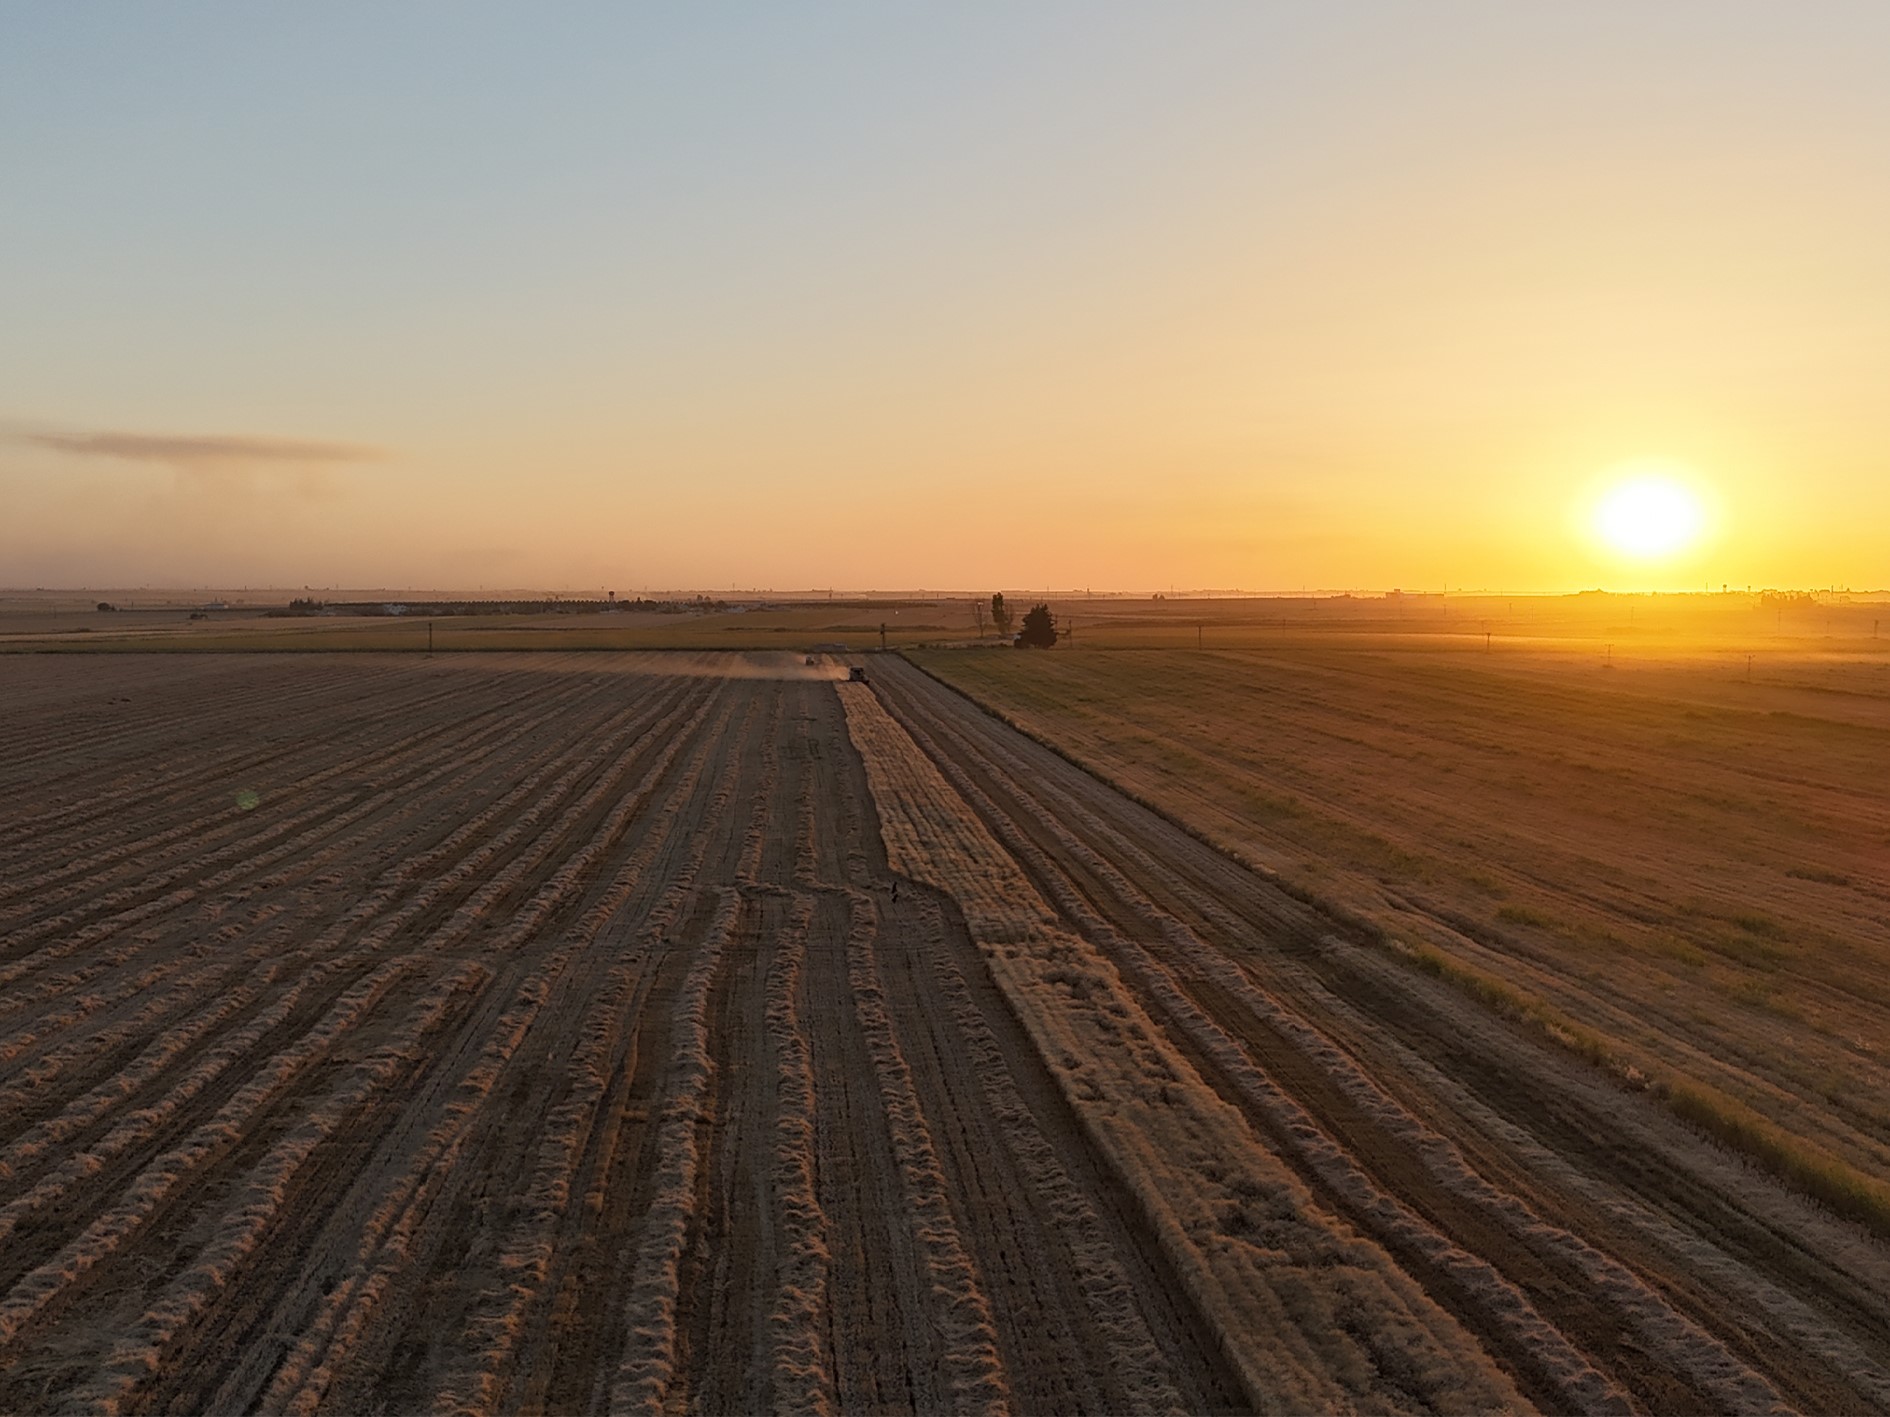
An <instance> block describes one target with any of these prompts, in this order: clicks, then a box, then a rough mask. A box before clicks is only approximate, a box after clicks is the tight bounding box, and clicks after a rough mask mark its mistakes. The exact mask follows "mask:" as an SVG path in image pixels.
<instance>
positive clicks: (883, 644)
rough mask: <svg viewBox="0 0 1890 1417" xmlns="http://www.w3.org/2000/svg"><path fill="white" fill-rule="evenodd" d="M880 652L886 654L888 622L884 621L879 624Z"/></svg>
mask: <svg viewBox="0 0 1890 1417" xmlns="http://www.w3.org/2000/svg"><path fill="white" fill-rule="evenodd" d="M879 651H880V653H881V654H884V653H885V652H886V622H885V621H884V620H881V621H880V622H879Z"/></svg>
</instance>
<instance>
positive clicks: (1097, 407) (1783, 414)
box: [0, 3, 1890, 594]
mask: <svg viewBox="0 0 1890 1417" xmlns="http://www.w3.org/2000/svg"><path fill="white" fill-rule="evenodd" d="M5 33H6V42H5V43H4V44H3V45H0V181H3V182H4V184H5V190H6V191H7V193H8V195H9V202H8V219H7V221H6V222H5V223H0V256H3V257H4V260H5V267H6V269H7V271H8V272H9V274H10V276H11V277H12V279H11V280H9V281H8V282H7V283H6V286H5V287H4V294H0V391H3V392H0V502H3V504H4V507H5V515H4V516H3V517H0V584H3V585H9V586H30V585H35V584H45V585H71V586H79V585H109V586H124V585H138V584H152V585H178V586H182V585H222V586H234V585H241V584H251V585H258V586H261V585H274V586H301V585H352V586H415V587H422V586H428V587H442V588H444V587H465V588H471V587H474V586H478V585H482V584H483V585H486V586H497V585H505V586H511V587H517V586H530V585H541V586H568V587H573V588H581V587H590V586H609V587H614V588H616V589H617V590H619V591H620V592H621V593H625V594H632V593H634V592H635V591H636V590H638V589H639V588H641V587H643V586H665V587H684V586H699V587H716V586H722V585H730V586H740V587H767V586H826V585H835V586H884V587H889V588H890V587H912V586H950V587H965V588H973V587H977V586H980V585H986V584H989V585H993V586H1001V585H1020V584H1022V585H1033V584H1034V585H1051V586H1094V587H1096V588H1098V589H1101V588H1102V587H1104V586H1112V587H1136V588H1149V587H1163V586H1167V585H1170V584H1175V585H1178V586H1183V587H1202V586H1222V587H1234V586H1242V587H1249V588H1256V589H1276V590H1284V589H1289V588H1291V587H1294V586H1299V585H1307V586H1317V587H1327V588H1330V587H1344V586H1357V587H1369V588H1375V589H1376V588H1389V587H1391V586H1402V587H1404V588H1405V589H1407V590H1434V589H1437V588H1440V587H1442V586H1446V585H1448V586H1450V587H1452V588H1457V587H1490V588H1492V589H1501V590H1513V591H1517V592H1527V591H1563V590H1575V589H1580V588H1585V587H1593V586H1603V587H1606V588H1609V589H1619V590H1635V589H1693V590H1698V589H1702V588H1706V587H1708V586H1711V587H1712V588H1714V589H1717V588H1718V586H1719V585H1720V584H1722V583H1728V584H1731V585H1733V586H1735V587H1744V586H1746V585H1754V586H1826V585H1838V586H1854V587H1856V588H1858V589H1867V588H1875V587H1883V586H1885V585H1890V538H1886V537H1885V536H1884V535H1883V534H1882V530H1881V528H1882V527H1883V526H1885V525H1890V467H1887V466H1886V462H1887V459H1886V443H1885V430H1884V424H1883V419H1882V392H1883V387H1884V383H1885V378H1884V376H1885V373H1886V363H1887V358H1890V346H1887V343H1886V331H1890V181H1886V178H1887V177H1890V90H1887V89H1886V88H1885V86H1884V85H1883V83H1882V81H1881V73H1880V70H1881V58H1882V55H1883V54H1885V53H1886V52H1890V11H1886V10H1885V9H1883V8H1882V7H1877V6H1867V5H1864V4H1839V5H1828V6H1822V7H1819V8H1818V9H1817V10H1815V11H1810V12H1808V11H1804V10H1800V9H1787V8H1784V7H1775V6H1767V5H1759V4H1756V3H1741V4H1721V5H1706V4H1699V3H1687V4H1671V5H1663V6H1661V7H1659V8H1658V9H1657V10H1656V9H1652V8H1649V7H1626V6H1621V7H1579V8H1578V7H1569V8H1566V9H1560V10H1551V9H1548V8H1546V7H1545V8H1531V9H1529V10H1527V11H1526V12H1525V11H1519V10H1509V9H1505V8H1501V7H1496V6H1482V5H1447V6H1441V7H1439V6H1415V5H1411V6H1404V5H1374V6H1370V7H1355V8H1343V9H1342V8H1340V7H1331V6H1313V5H1275V6H1267V7H1250V8H1239V7H1232V6H1227V7H1208V6H1203V7H1198V8H1195V7H1190V8H1186V9H1174V8H1172V7H1166V8H1156V7H1148V8H1134V7H1125V6H1108V7H1095V6H1084V7H1077V6H1071V5H1062V6H1034V7H1031V8H1030V9H1028V10H1027V11H1022V10H1007V11H1004V12H1001V13H1000V12H997V11H990V12H979V13H973V12H965V11H953V12H922V11H918V10H905V11H900V12H898V13H892V12H883V11H875V10H872V9H868V8H866V7H850V6H835V5H826V6H820V7H817V8H812V9H800V10H796V11H793V12H791V13H790V12H785V11H770V10H765V9H761V8H758V7H757V8H754V9H744V10H741V11H739V12H736V11H723V12H720V13H719V14H710V13H708V12H705V11H700V10H690V11H676V12H668V13H649V12H640V13H635V14H632V13H630V12H628V11H626V10H621V9H618V8H613V7H604V6H562V7H558V8H556V9H555V10H547V9H543V8H538V9H533V10H530V11H523V10H516V11H508V10H506V9H504V8H501V7H497V6H486V5H479V6H455V7H451V8H448V7H446V6H444V5H438V4H426V5H416V6H412V7H405V8H400V9H395V10H387V9H380V8H371V7H367V6H361V5H344V6H324V7H320V8H318V9H311V10H306V11H293V10H275V11H257V10H253V9H247V8H243V7H238V6H235V5H231V4H195V5H184V6H176V7H165V8H163V9H161V10H160V9H151V10H144V11H139V10H110V11H107V10H91V9H84V8H78V7H29V6H19V5H16V6H12V7H9V9H8V10H7V12H6V21H5ZM1635 479H1640V480H1641V482H1643V483H1645V484H1646V485H1647V486H1649V487H1653V488H1655V494H1650V496H1644V497H1642V498H1641V499H1640V500H1639V501H1632V500H1631V501H1630V503H1629V504H1627V505H1628V510H1629V514H1630V521H1631V522H1632V524H1631V525H1626V526H1625V527H1623V528H1622V529H1620V530H1618V531H1617V532H1608V531H1607V530H1606V529H1607V528H1608V526H1609V525H1610V521H1609V516H1610V510H1609V509H1610V507H1611V506H1618V505H1619V501H1618V497H1617V498H1616V502H1615V503H1610V502H1609V500H1608V499H1609V498H1610V497H1616V494H1617V493H1618V491H1619V489H1620V488H1621V487H1622V486H1629V487H1630V488H1631V487H1632V486H1634V485H1637V484H1636V483H1635ZM1662 488H1666V489H1678V491H1677V492H1676V493H1675V495H1676V496H1681V497H1682V498H1683V505H1676V506H1672V507H1669V506H1666V505H1665V504H1663V503H1661V501H1660V497H1659V495H1658V494H1659V493H1660V489H1662ZM1649 508H1651V509H1652V513H1653V514H1657V516H1658V517H1659V518H1664V519H1665V520H1664V521H1663V522H1661V524H1660V525H1656V526H1653V527H1652V528H1651V529H1650V528H1649V526H1648V525H1647V524H1646V522H1645V520H1644V516H1645V515H1646V514H1647V513H1648V509H1649ZM1634 517H1642V518H1643V520H1641V521H1633V520H1632V519H1633V518H1634ZM1598 527H1599V528H1602V533H1601V534H1598V533H1597V530H1596V528H1598Z"/></svg>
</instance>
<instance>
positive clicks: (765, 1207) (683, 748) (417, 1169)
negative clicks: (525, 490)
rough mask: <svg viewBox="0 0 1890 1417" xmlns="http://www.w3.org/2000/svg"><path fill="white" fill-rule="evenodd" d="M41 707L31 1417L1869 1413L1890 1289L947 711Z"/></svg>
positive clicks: (395, 681)
mask: <svg viewBox="0 0 1890 1417" xmlns="http://www.w3.org/2000/svg"><path fill="white" fill-rule="evenodd" d="M870 672H871V675H872V679H873V682H872V683H871V684H870V685H862V684H848V683H844V682H835V673H836V671H835V669H834V667H832V666H829V665H821V666H816V667H808V666H805V665H803V664H802V663H801V661H800V659H799V658H798V657H790V656H779V657H771V656H766V655H748V656H742V657H735V656H728V657H720V656H713V655H707V654H702V655H688V656H673V657H664V656H654V655H635V656H631V655H622V656H619V655H612V654H593V655H569V656H560V655H517V656H502V655H477V656H473V655H468V656H448V657H443V658H441V659H436V660H430V659H421V658H418V657H413V658H407V657H396V656H384V657H359V658H354V657H342V656H332V657H331V656H308V657H283V656H255V657H249V656H216V657H204V658H168V657H167V658H162V659H155V658H153V659H147V658H142V657H136V656H120V657H113V658H110V659H76V658H75V659H65V658H61V659H35V658H19V659H10V660H8V661H6V662H5V663H0V697H3V699H4V702H5V704H6V706H7V710H8V725H7V729H8V731H7V736H6V741H5V745H4V747H0V1411H40V1410H59V1411H67V1410H99V1411H117V1412H159V1411H163V1412H171V1411H175V1412H205V1411H209V1412H238V1411H299V1412H314V1411H336V1412H375V1411H384V1412H409V1411H422V1410H432V1411H449V1412H474V1413H487V1412H493V1413H496V1412H513V1411H551V1412H561V1413H562V1412H585V1413H588V1412H605V1411H608V1412H626V1411H645V1412H654V1411H666V1410H709V1411H730V1412H753V1411H760V1410H768V1409H772V1410H776V1411H782V1412H787V1411H794V1412H802V1411H823V1410H825V1411H834V1412H850V1411H874V1412H882V1411H912V1412H921V1411H922V1412H933V1411H941V1410H954V1411H956V1410H966V1409H976V1410H981V1411H986V1412H1031V1413H1036V1412H1081V1411H1090V1412H1101V1411H1107V1412H1119V1411H1152V1410H1162V1411H1212V1410H1255V1409H1258V1410H1272V1411H1302V1410H1322V1411H1324V1410H1358V1411H1387V1412H1388V1411H1424V1410H1431V1411H1450V1412H1460V1411H1477V1410H1484V1411H1493V1410H1512V1411H1520V1410H1527V1409H1529V1408H1532V1407H1534V1408H1540V1409H1543V1410H1548V1411H1575V1410H1581V1411H1591V1410H1592V1411H1645V1412H1679V1411H1741V1412H1743V1411H1761V1410H1764V1411H1770V1410H1775V1409H1778V1408H1799V1409H1804V1410H1811V1411H1859V1410H1868V1409H1881V1408H1883V1407H1885V1406H1887V1405H1890V1337H1886V1333H1887V1330H1886V1325H1885V1317H1886V1315H1890V1255H1887V1254H1886V1253H1885V1251H1884V1250H1883V1248H1882V1247H1881V1246H1880V1245H1879V1244H1877V1243H1876V1242H1875V1241H1873V1240H1871V1239H1869V1238H1868V1237H1866V1236H1865V1235H1864V1234H1863V1233H1862V1232H1861V1231H1859V1230H1857V1229H1855V1228H1854V1227H1852V1226H1850V1225H1849V1224H1847V1223H1845V1222H1843V1221H1840V1220H1837V1219H1834V1218H1833V1217H1832V1216H1830V1215H1828V1214H1826V1213H1824V1212H1822V1211H1820V1210H1819V1209H1818V1208H1817V1207H1815V1206H1814V1205H1812V1204H1811V1203H1809V1202H1808V1201H1806V1200H1805V1199H1804V1198H1803V1197H1802V1196H1800V1195H1798V1194H1796V1193H1794V1192H1792V1191H1789V1190H1788V1189H1786V1188H1784V1187H1783V1186H1781V1185H1780V1184H1778V1183H1776V1182H1774V1181H1772V1180H1771V1179H1769V1178H1768V1177H1767V1176H1765V1175H1763V1174H1761V1173H1759V1172H1758V1171H1756V1170H1755V1169H1753V1168H1751V1167H1749V1166H1747V1165H1746V1164H1744V1163H1743V1162H1742V1161H1740V1160H1739V1159H1738V1158H1736V1157H1735V1156H1733V1155H1731V1154H1728V1153H1726V1152H1723V1151H1721V1150H1718V1149H1716V1148H1715V1147H1713V1146H1711V1145H1709V1144H1708V1143H1707V1142H1705V1141H1704V1140H1702V1139H1701V1137H1700V1136H1698V1135H1696V1134H1695V1133H1694V1132H1692V1131H1690V1130H1688V1129H1687V1128H1686V1127H1685V1126H1683V1125H1682V1124H1680V1123H1679V1122H1678V1121H1676V1120H1675V1118H1674V1117H1673V1116H1672V1115H1671V1114H1670V1113H1669V1112H1667V1111H1665V1110H1663V1109H1662V1108H1660V1107H1658V1106H1656V1105H1655V1104H1653V1103H1652V1102H1651V1101H1649V1100H1648V1099H1646V1098H1643V1097H1639V1096H1636V1095H1634V1094H1632V1093H1630V1092H1627V1091H1624V1090H1623V1089H1622V1088H1621V1087H1620V1086H1619V1085H1618V1084H1617V1083H1615V1082H1614V1081H1612V1080H1610V1078H1609V1077H1607V1076H1606V1075H1604V1074H1602V1073H1601V1072H1599V1071H1597V1070H1592V1069H1585V1068H1583V1067H1581V1066H1579V1064H1577V1063H1576V1062H1573V1061H1572V1060H1571V1059H1570V1058H1569V1057H1568V1056H1567V1054H1566V1053H1565V1052H1564V1051H1561V1050H1557V1049H1555V1048H1554V1047H1552V1046H1549V1045H1547V1044H1545V1043H1544V1042H1543V1041H1542V1040H1541V1039H1540V1038H1538V1037H1536V1036H1533V1035H1531V1034H1530V1033H1528V1032H1527V1031H1526V1030H1524V1029H1522V1028H1521V1027H1520V1026H1518V1025H1516V1024H1514V1023H1511V1022H1509V1021H1506V1020H1505V1019H1503V1018H1500V1017H1498V1016H1496V1015H1494V1014H1492V1013H1490V1012H1489V1011H1487V1010H1481V1009H1479V1008H1478V1007H1477V1005H1476V1004H1475V1002H1474V1001H1473V1000H1470V999H1467V998H1466V997H1465V996H1464V994H1463V993H1462V991H1460V990H1457V989H1454V988H1452V987H1451V986H1450V985H1448V984H1447V983H1445V982H1443V981H1440V980H1434V979H1430V978H1428V977H1426V976H1424V975H1422V974H1419V973H1417V972H1415V971H1413V970H1411V969H1409V968H1408V967H1404V966H1401V965H1400V964H1399V963H1398V962H1397V961H1396V960H1394V959H1391V958H1388V957H1387V956H1386V955H1385V954H1384V952H1383V951H1379V950H1374V949H1373V948H1371V947H1369V946H1368V945H1366V944H1362V943H1360V942H1358V941H1357V940H1355V939H1354V938H1353V937H1352V936H1351V935H1349V934H1348V933H1347V931H1346V928H1345V927H1344V926H1343V925H1341V924H1340V923H1339V922H1337V921H1335V920H1332V919H1330V918H1328V917H1325V916H1323V915H1321V914H1320V913H1319V912H1318V911H1317V910H1316V909H1314V908H1312V907H1310V906H1308V905H1306V904H1303V903H1302V902H1301V901H1299V900H1297V899H1295V898H1293V897H1291V896H1288V895H1286V894H1284V893H1283V892H1282V891H1281V890H1280V889H1278V887H1277V886H1276V885H1275V884H1273V883H1272V882H1270V881H1269V880H1268V879H1266V878H1265V877H1263V876H1262V875H1259V874H1256V873H1255V872H1253V871H1250V870H1248V869H1246V868H1244V867H1242V866H1239V865H1237V864H1235V863H1234V861H1233V860H1231V859H1230V858H1229V857H1227V856H1225V855H1222V854H1219V853H1217V852H1216V851H1214V850H1212V849H1210V848H1209V847H1207V846H1205V845H1203V844H1202V843H1201V842H1200V841H1198V840H1196V839H1195V838H1194V837H1191V836H1189V835H1187V834H1185V833H1184V832H1182V831H1181V830H1179V829H1178V828H1176V827H1175V826H1173V825H1171V824H1170V823H1169V822H1168V821H1166V820H1165V819H1163V818H1160V817H1157V816H1155V815H1154V814H1152V813H1150V812H1148V811H1146V810H1145V809H1144V808H1142V807H1140V806H1138V805H1136V804H1135V803H1134V802H1132V801H1131V800H1129V799H1128V798H1126V797H1124V796H1123V795H1122V794H1120V793H1119V792H1117V791H1115V790H1114V789H1112V788H1110V787H1108V786H1106V785H1104V784H1103V783H1102V782H1101V781H1099V780H1098V779H1096V778H1093V777H1090V776H1088V775H1087V774H1085V773H1084V772H1083V771H1081V770H1080V769H1078V768H1077V767H1075V766H1073V765H1072V764H1071V763H1069V762H1068V761H1065V760H1064V759H1063V758H1060V757H1058V756H1057V755H1055V754H1053V753H1052V752H1050V751H1049V750H1047V749H1046V748H1044V747H1041V746H1039V745H1038V744H1036V743H1034V742H1032V741H1030V740H1028V739H1026V738H1024V737H1023V736H1022V735H1020V734H1019V733H1017V732H1016V731H1014V730H1012V729H1010V728H1008V727H1006V726H1005V725H1003V724H1002V723H1000V722H998V721H997V720H995V719H993V718H991V717H989V716H987V715H986V714H984V713H982V712H981V711H979V710H978V709H977V708H976V707H974V706H973V705H971V704H970V703H969V702H968V701H966V700H965V699H963V698H960V697H959V696H958V695H956V694H954V693H952V692H950V691H949V690H946V689H944V688H942V687H941V686H940V685H938V684H937V683H935V682H934V681H932V680H931V679H929V678H927V677H926V676H924V675H923V674H921V673H919V672H918V671H916V670H914V669H911V668H910V667H908V666H905V665H903V664H899V663H896V662H892V661H891V660H890V658H889V657H880V656H876V657H875V658H874V659H873V660H872V662H871V668H870Z"/></svg>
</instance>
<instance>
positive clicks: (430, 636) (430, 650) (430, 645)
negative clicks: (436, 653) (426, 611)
mask: <svg viewBox="0 0 1890 1417" xmlns="http://www.w3.org/2000/svg"><path fill="white" fill-rule="evenodd" d="M427 658H428V659H431V658H433V622H432V621H431V620H429V621H427Z"/></svg>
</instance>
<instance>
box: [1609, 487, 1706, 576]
mask: <svg viewBox="0 0 1890 1417" xmlns="http://www.w3.org/2000/svg"><path fill="white" fill-rule="evenodd" d="M1705 520H1706V516H1705V512H1704V510H1703V509H1702V508H1701V506H1700V501H1699V499H1698V498H1697V497H1695V496H1694V495H1693V493H1691V492H1690V491H1688V490H1687V489H1686V488H1685V487H1683V486H1682V485H1681V484H1680V483H1678V482H1675V481H1674V480H1673V479H1671V478H1667V477H1658V476H1642V477H1635V478H1633V479H1631V480H1629V481H1626V482H1622V483H1620V484H1619V485H1617V486H1616V487H1614V488H1612V489H1611V490H1610V491H1609V492H1608V493H1607V494H1606V495H1604V496H1603V497H1602V499H1601V502H1600V504H1599V505H1598V506H1597V507H1596V508H1595V530H1596V532H1597V533H1598V534H1599V535H1600V537H1601V539H1602V540H1603V541H1605V542H1606V543H1607V544H1608V545H1609V546H1611V547H1613V548H1614V549H1615V550H1616V551H1619V552H1621V553H1622V554H1624V555H1628V556H1634V557H1638V558H1643V559H1649V560H1651V559H1653V558H1654V557H1658V556H1668V555H1671V554H1673V553H1674V552H1676V551H1682V550H1685V549H1686V548H1687V547H1688V546H1690V545H1692V544H1693V542H1694V541H1695V540H1696V539H1698V537H1699V535H1700V531H1701V528H1702V527H1703V525H1704V523H1705Z"/></svg>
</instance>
